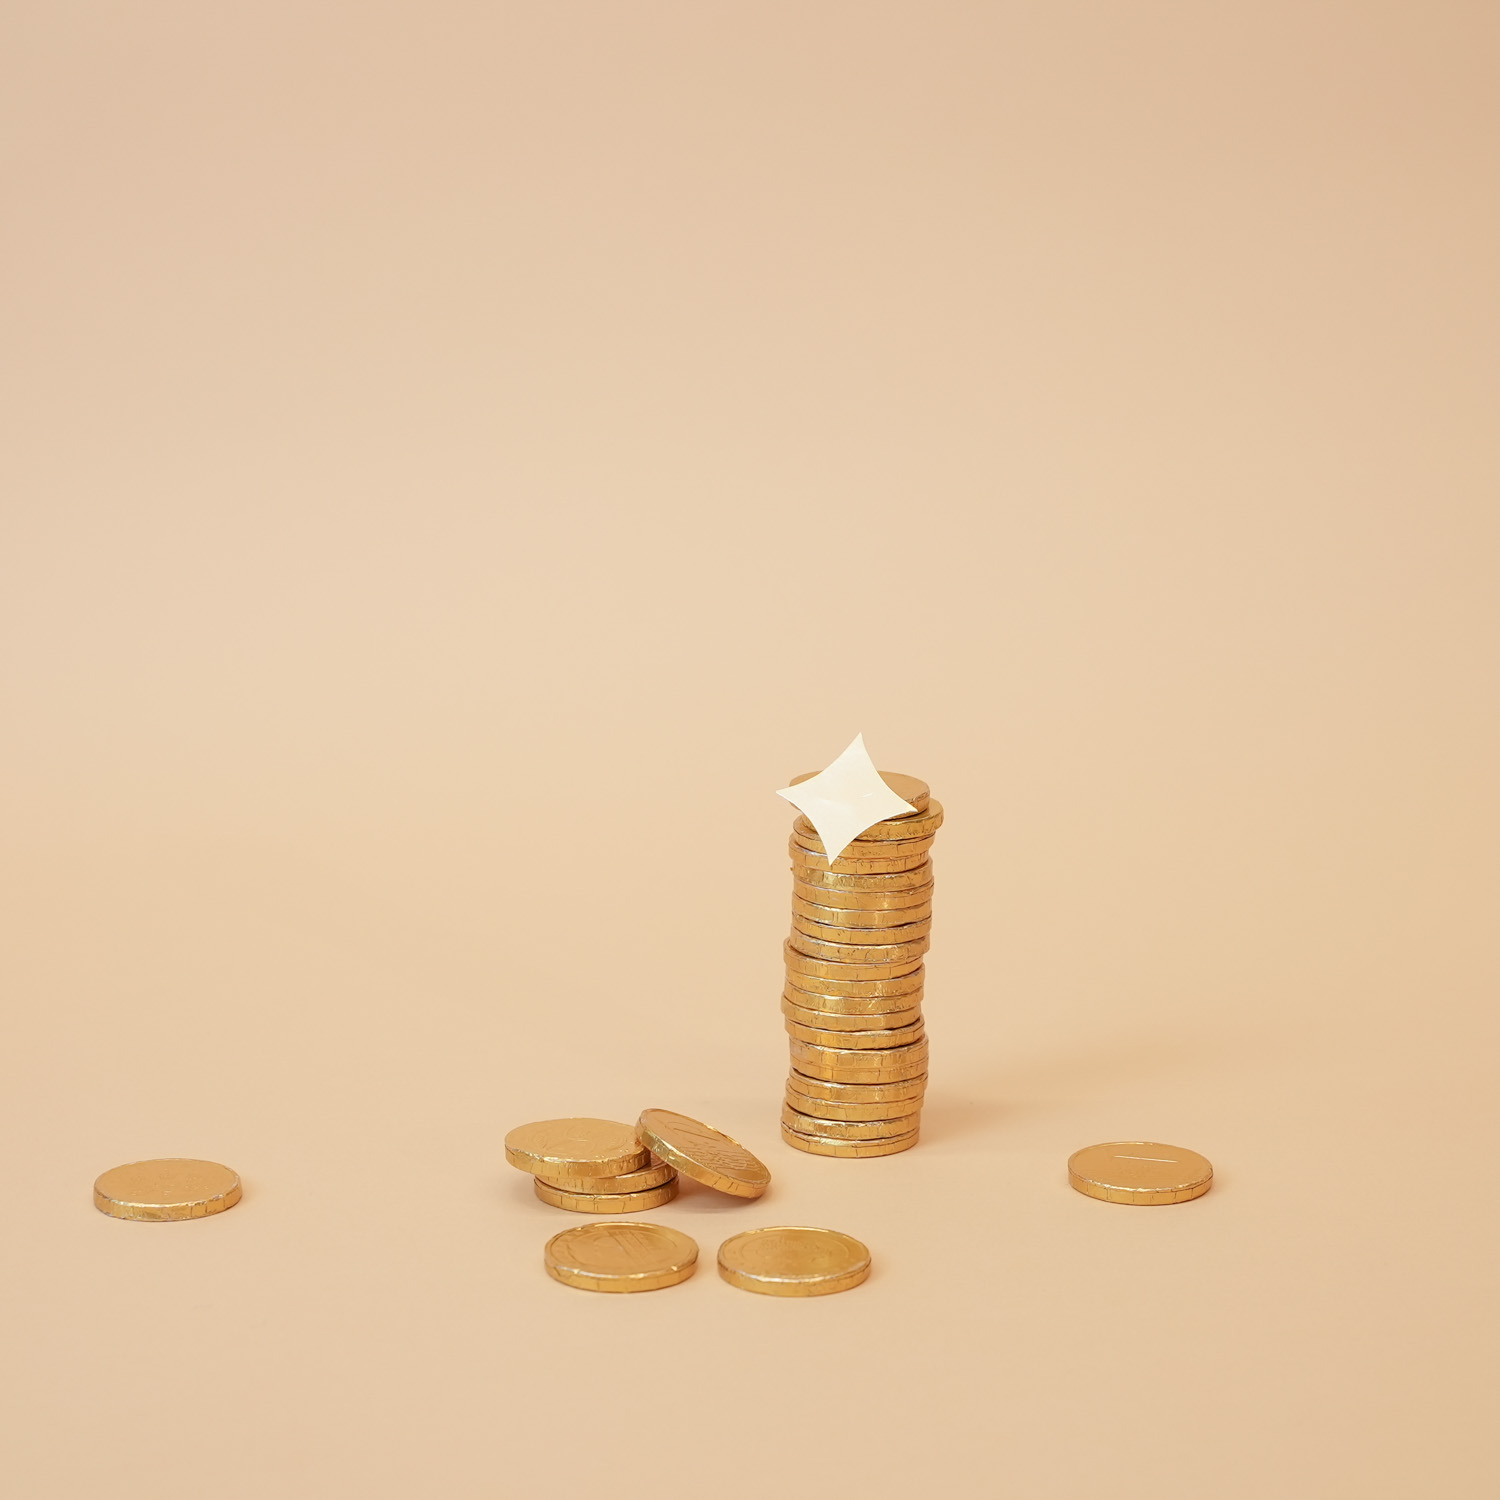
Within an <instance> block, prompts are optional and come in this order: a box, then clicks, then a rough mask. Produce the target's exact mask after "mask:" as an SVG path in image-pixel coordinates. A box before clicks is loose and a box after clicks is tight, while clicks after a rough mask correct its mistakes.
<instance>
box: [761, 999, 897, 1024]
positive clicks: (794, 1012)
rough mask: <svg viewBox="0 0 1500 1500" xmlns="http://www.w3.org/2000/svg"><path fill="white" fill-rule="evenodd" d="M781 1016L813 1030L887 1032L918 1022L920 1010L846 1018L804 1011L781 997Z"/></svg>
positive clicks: (826, 1013) (840, 1013) (819, 1011)
mask: <svg viewBox="0 0 1500 1500" xmlns="http://www.w3.org/2000/svg"><path fill="white" fill-rule="evenodd" d="M781 1013H782V1015H784V1016H785V1017H786V1018H787V1020H789V1021H796V1022H798V1023H799V1024H800V1025H802V1026H806V1027H809V1028H811V1029H814V1030H817V1031H834V1032H846V1031H887V1030H889V1029H891V1028H892V1027H895V1026H910V1025H911V1024H912V1022H913V1021H920V1020H921V1019H922V1007H921V1006H919V1005H914V1006H912V1007H911V1008H910V1009H909V1010H886V1011H880V1012H878V1013H877V1014H875V1015H873V1016H871V1015H852V1016H851V1015H846V1014H844V1013H843V1012H841V1011H830V1010H807V1009H805V1008H804V1007H803V1006H800V1005H797V1004H796V1003H795V1002H793V1001H791V1000H788V999H787V998H786V996H785V995H783V996H782V998H781Z"/></svg>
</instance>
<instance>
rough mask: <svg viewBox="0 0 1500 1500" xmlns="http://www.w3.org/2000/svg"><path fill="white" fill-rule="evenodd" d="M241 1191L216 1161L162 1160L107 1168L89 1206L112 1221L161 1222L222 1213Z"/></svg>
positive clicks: (236, 1175)
mask: <svg viewBox="0 0 1500 1500" xmlns="http://www.w3.org/2000/svg"><path fill="white" fill-rule="evenodd" d="M242 1191H243V1190H242V1189H241V1187H240V1177H239V1173H238V1172H232V1171H230V1169H229V1168H228V1167H223V1166H220V1165H219V1163H218V1162H216V1161H195V1160H194V1159H193V1158H192V1157H190V1156H167V1157H161V1158H159V1159H158V1160H155V1161H133V1162H131V1163H130V1164H129V1165H128V1166H123V1167H111V1168H110V1169H109V1171H107V1172H105V1173H104V1174H103V1175H102V1176H101V1177H100V1178H99V1180H98V1181H97V1182H95V1184H94V1207H95V1208H97V1209H98V1210H99V1212H100V1213H101V1214H108V1215H109V1216H110V1218H112V1219H136V1220H139V1221H141V1222H143V1223H156V1224H161V1223H166V1222H167V1221H168V1220H171V1219H206V1218H207V1217H208V1216H209V1215H210V1214H221V1213H223V1212H224V1210H225V1209H227V1208H233V1207H234V1205H235V1204H236V1203H238V1202H239V1201H240V1195H241V1192H242Z"/></svg>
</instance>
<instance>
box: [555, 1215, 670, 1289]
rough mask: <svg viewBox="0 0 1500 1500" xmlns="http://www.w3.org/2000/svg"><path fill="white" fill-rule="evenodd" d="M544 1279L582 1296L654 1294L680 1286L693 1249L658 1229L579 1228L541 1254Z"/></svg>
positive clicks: (567, 1231) (653, 1226) (659, 1226)
mask: <svg viewBox="0 0 1500 1500" xmlns="http://www.w3.org/2000/svg"><path fill="white" fill-rule="evenodd" d="M542 1259H543V1263H544V1264H545V1265H546V1267H547V1274H548V1275H549V1276H550V1277H552V1279H553V1280H554V1281H561V1282H562V1283H563V1284H564V1285H565V1286H576V1287H579V1288H581V1289H582V1290H583V1291H586V1292H654V1291H657V1290H659V1289H660V1288H661V1287H664V1286H676V1285H677V1283H678V1282H679V1281H686V1280H687V1279H688V1277H689V1276H691V1275H692V1274H693V1272H694V1270H695V1269H696V1268H697V1265H698V1246H697V1244H696V1243H695V1242H694V1241H693V1240H691V1239H689V1238H688V1237H687V1235H685V1234H682V1233H680V1232H679V1231H678V1230H676V1229H668V1228H667V1227H666V1226H665V1225H663V1224H579V1225H577V1226H576V1227H574V1228H572V1229H565V1230H563V1232H562V1233H561V1234H554V1235H553V1236H552V1238H551V1239H550V1240H548V1241H547V1248H546V1250H545V1251H544V1252H543V1256H542Z"/></svg>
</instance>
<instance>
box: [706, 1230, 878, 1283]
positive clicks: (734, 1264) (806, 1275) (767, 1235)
mask: <svg viewBox="0 0 1500 1500" xmlns="http://www.w3.org/2000/svg"><path fill="white" fill-rule="evenodd" d="M869 1274H870V1252H869V1251H868V1250H867V1249H866V1248H865V1247H864V1246H863V1245H862V1244H860V1242H859V1241H858V1240H857V1239H855V1238H854V1237H853V1236H852V1235H847V1234H840V1233H839V1232H838V1230H836V1229H806V1228H791V1227H787V1228H777V1229H747V1230H746V1231H745V1233H744V1234H737V1235H734V1236H733V1237H732V1238H731V1239H727V1240H725V1241H724V1243H723V1244H722V1245H720V1246H719V1275H720V1276H722V1277H723V1278H724V1280H725V1281H727V1282H728V1283H729V1284H730V1286H737V1287H739V1288H740V1289H741V1291H746V1292H760V1293H762V1294H763V1295H765V1296H768V1297H824V1296H827V1295H828V1294H829V1293H831V1292H847V1291H848V1290H849V1289H850V1288H851V1287H856V1286H858V1285H859V1284H860V1282H862V1281H863V1280H864V1279H865V1278H866V1277H867V1276H868V1275H869Z"/></svg>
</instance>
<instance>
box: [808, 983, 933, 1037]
mask: <svg viewBox="0 0 1500 1500" xmlns="http://www.w3.org/2000/svg"><path fill="white" fill-rule="evenodd" d="M788 1006H790V1007H791V1009H790V1010H789V1009H788V1008H787V1007H788ZM781 1010H782V1014H783V1015H788V1016H792V1019H793V1020H794V1021H803V1022H805V1023H806V1024H807V1025H809V1026H812V1025H818V1026H828V1027H830V1028H831V1029H833V1030H834V1031H837V1030H839V1022H835V1021H830V1020H822V1021H817V1022H813V1021H808V1020H807V1016H803V1015H792V1011H806V1012H807V1013H808V1015H814V1016H825V1017H826V1016H838V1017H840V1018H841V1020H842V1022H843V1024H844V1025H846V1026H850V1027H852V1026H855V1025H858V1026H860V1027H861V1028H863V1027H865V1026H900V1025H902V1024H903V1023H902V1022H901V1021H898V1020H895V1019H894V1017H896V1016H903V1015H904V1016H905V1017H906V1019H907V1020H908V1021H914V1020H916V1018H917V1016H919V1015H920V1014H921V1013H922V992H921V990H917V991H915V992H914V993H913V994H910V995H820V994H818V993H817V992H816V991H813V990H799V989H798V988H797V987H796V985H794V984H788V985H787V986H786V987H785V988H784V989H783V990H782V992H781ZM886 1016H890V1017H892V1018H893V1019H891V1020H889V1021H887V1020H886V1019H885V1017H886Z"/></svg>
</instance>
